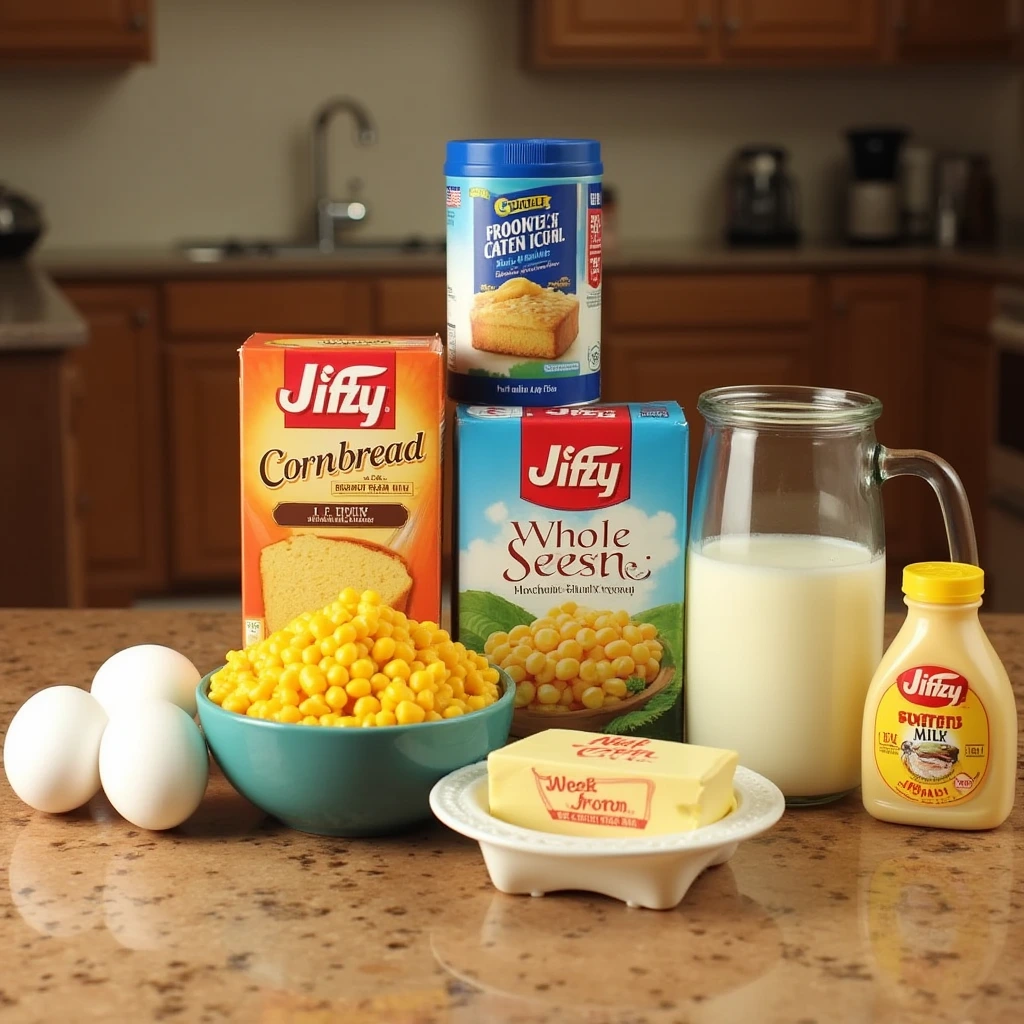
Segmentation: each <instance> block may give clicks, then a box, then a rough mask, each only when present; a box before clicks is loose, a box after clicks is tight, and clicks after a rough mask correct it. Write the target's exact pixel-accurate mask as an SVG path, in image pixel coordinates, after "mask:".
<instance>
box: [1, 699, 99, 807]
mask: <svg viewBox="0 0 1024 1024" xmlns="http://www.w3.org/2000/svg"><path fill="white" fill-rule="evenodd" d="M106 724H107V713H106V711H104V710H103V708H102V706H101V705H100V704H99V702H98V701H97V700H96V699H95V698H94V697H92V696H90V695H89V694H88V693H86V692H85V690H80V689H79V688H78V687H77V686H50V687H48V688H47V689H45V690H40V691H39V692H38V693H35V694H33V695H32V696H31V697H29V699H28V700H27V701H25V703H24V704H22V706H21V707H20V708H19V709H18V712H17V714H16V715H15V716H14V718H13V719H12V720H11V724H10V726H9V727H8V729H7V738H6V739H5V740H4V771H5V772H6V773H7V781H8V782H10V784H11V789H13V790H14V792H15V793H16V794H17V795H18V798H19V799H20V800H22V801H24V802H25V803H26V804H28V805H29V807H34V808H35V809H36V810H37V811H47V812H48V813H50V814H63V813H64V812H65V811H73V810H74V809H75V808H76V807H81V806H82V804H84V803H88V802H89V801H90V800H91V799H92V798H93V797H94V796H95V795H96V794H97V793H98V792H99V788H100V775H99V767H98V764H99V749H100V737H101V736H102V735H103V730H104V727H105V726H106Z"/></svg>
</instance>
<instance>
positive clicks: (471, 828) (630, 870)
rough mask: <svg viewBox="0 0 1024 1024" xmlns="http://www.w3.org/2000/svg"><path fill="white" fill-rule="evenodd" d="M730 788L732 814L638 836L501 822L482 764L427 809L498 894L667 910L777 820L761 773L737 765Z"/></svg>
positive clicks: (448, 779)
mask: <svg viewBox="0 0 1024 1024" xmlns="http://www.w3.org/2000/svg"><path fill="white" fill-rule="evenodd" d="M734 789H735V792H736V804H737V806H736V810H735V811H733V812H732V814H729V815H727V816H726V817H725V818H723V819H722V820H721V821H717V822H715V823H714V824H713V825H705V826H704V827H703V828H698V829H694V830H692V831H690V832H673V833H670V834H668V835H658V836H646V837H643V838H633V837H626V838H608V839H595V838H590V837H582V836H563V835H556V834H554V833H550V832H537V831H534V830H533V829H527V828H519V827H518V826H517V825H510V824H508V823H507V822H504V821H501V820H500V819H498V818H495V817H493V815H491V813H490V811H489V809H488V804H487V763H486V762H484V761H481V762H480V763H478V764H471V765H467V766H466V767H465V768H460V769H459V770H458V771H455V772H452V774H451V775H448V776H445V778H443V779H441V781H440V782H438V783H437V785H435V786H434V788H433V790H432V791H431V793H430V807H431V809H432V810H433V812H434V814H435V815H436V816H437V817H438V818H439V819H440V820H441V821H442V822H443V823H444V824H445V825H447V826H448V827H449V828H450V829H452V830H453V831H455V832H458V833H460V834H461V835H464V836H467V837H468V838H470V839H475V840H476V841H477V842H478V843H479V844H480V851H481V852H482V853H483V855H484V863H485V864H486V865H487V871H488V872H489V874H490V876H491V881H492V882H493V883H494V886H495V888H497V889H499V890H500V891H501V892H507V893H514V894H526V893H529V894H530V895H531V896H543V895H544V894H545V893H549V892H558V891H560V890H567V889H574V890H582V891H584V892H596V893H601V894H603V895H605V896H611V897H612V898H613V899H617V900H622V901H624V902H625V903H627V904H628V905H629V906H631V907H647V908H649V909H651V910H670V909H671V908H672V907H675V906H677V905H678V904H679V902H680V901H681V900H682V898H683V897H684V896H685V895H686V891H687V890H688V889H689V888H690V886H691V885H692V884H693V881H694V879H695V878H696V877H697V876H698V875H699V874H700V873H701V872H702V871H703V870H704V869H705V868H707V867H712V866H714V865H716V864H724V863H725V862H726V861H727V860H728V859H729V858H730V857H731V856H732V855H733V854H734V853H735V852H736V847H737V846H738V845H739V844H740V843H741V842H742V841H743V840H744V839H751V838H752V837H753V836H756V835H760V834H761V833H762V832H766V831H767V830H768V829H770V828H771V827H772V825H774V824H775V823H776V822H777V821H778V820H779V818H781V817H782V812H783V811H784V810H785V806H786V802H785V798H784V797H783V795H782V793H781V792H780V791H779V789H778V787H777V786H776V785H775V784H774V783H772V782H769V781H768V780H767V779H766V778H764V777H763V776H761V775H758V774H757V773H756V772H752V771H750V770H749V769H747V768H737V769H736V778H735V782H734Z"/></svg>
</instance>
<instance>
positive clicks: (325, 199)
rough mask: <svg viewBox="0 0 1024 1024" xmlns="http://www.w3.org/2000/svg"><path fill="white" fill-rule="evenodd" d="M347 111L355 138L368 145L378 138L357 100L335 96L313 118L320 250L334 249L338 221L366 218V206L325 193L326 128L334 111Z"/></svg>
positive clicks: (346, 222) (317, 229) (345, 222)
mask: <svg viewBox="0 0 1024 1024" xmlns="http://www.w3.org/2000/svg"><path fill="white" fill-rule="evenodd" d="M343 112H345V113H349V114H351V115H352V120H353V122H354V123H355V141H356V144H357V145H359V146H369V145H371V144H372V143H374V142H376V141H377V130H376V128H374V125H373V121H372V120H371V118H370V114H369V112H368V111H367V110H366V108H365V107H364V106H363V105H362V104H361V103H359V102H358V100H354V99H350V98H349V97H347V96H335V97H333V98H332V99H329V100H328V101H327V102H326V103H324V104H323V105H322V106H321V107H320V108H319V109H318V110H317V112H316V114H315V115H314V117H313V195H314V198H315V200H316V241H317V246H318V247H319V248H320V251H321V252H333V251H334V249H335V247H336V244H337V243H336V241H335V229H336V227H337V225H338V224H350V223H353V222H355V223H358V222H359V221H362V220H365V219H366V214H367V209H366V205H365V204H364V203H362V202H360V201H359V200H357V199H331V198H330V196H329V195H328V194H327V190H328V188H329V185H328V178H327V129H328V127H329V126H330V123H331V120H332V118H333V117H334V115H335V114H340V113H343Z"/></svg>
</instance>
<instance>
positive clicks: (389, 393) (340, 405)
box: [277, 349, 395, 430]
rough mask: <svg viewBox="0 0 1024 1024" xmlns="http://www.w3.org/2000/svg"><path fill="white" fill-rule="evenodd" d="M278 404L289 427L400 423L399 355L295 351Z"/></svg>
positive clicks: (371, 426) (287, 359) (288, 361)
mask: <svg viewBox="0 0 1024 1024" xmlns="http://www.w3.org/2000/svg"><path fill="white" fill-rule="evenodd" d="M277 404H278V407H279V408H280V409H281V411H282V412H283V413H284V425H285V426H286V427H307V428H315V429H320V430H323V429H326V428H329V427H347V428H349V429H352V428H354V427H363V428H369V429H377V430H393V429H394V427H395V353H394V352H374V353H373V356H372V362H370V361H369V360H368V359H367V354H366V353H365V352H351V353H347V352H341V351H338V350H334V351H331V352H329V353H328V352H325V353H323V354H322V355H321V354H320V353H313V352H309V351H305V352H304V351H302V350H301V349H295V350H290V351H288V352H285V354H284V387H281V388H278V390H277Z"/></svg>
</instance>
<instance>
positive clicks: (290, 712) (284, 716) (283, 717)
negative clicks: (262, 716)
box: [274, 704, 303, 725]
mask: <svg viewBox="0 0 1024 1024" xmlns="http://www.w3.org/2000/svg"><path fill="white" fill-rule="evenodd" d="M302 717H303V716H302V712H301V711H300V710H299V709H298V708H297V707H296V706H295V705H294V704H285V706H284V707H283V708H281V710H280V711H278V712H276V713H275V715H274V720H275V721H277V722H285V723H287V724H288V725H295V724H297V723H298V722H301V721H302Z"/></svg>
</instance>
